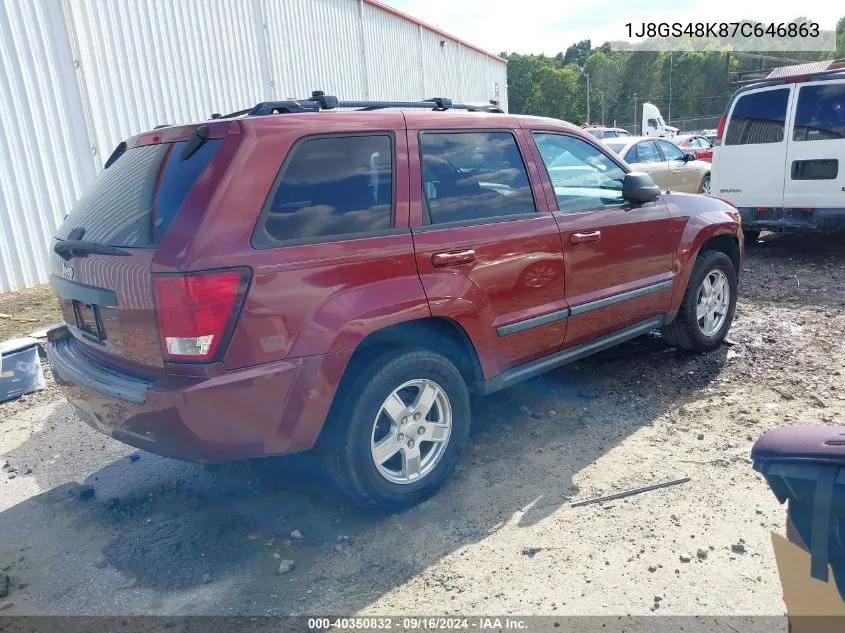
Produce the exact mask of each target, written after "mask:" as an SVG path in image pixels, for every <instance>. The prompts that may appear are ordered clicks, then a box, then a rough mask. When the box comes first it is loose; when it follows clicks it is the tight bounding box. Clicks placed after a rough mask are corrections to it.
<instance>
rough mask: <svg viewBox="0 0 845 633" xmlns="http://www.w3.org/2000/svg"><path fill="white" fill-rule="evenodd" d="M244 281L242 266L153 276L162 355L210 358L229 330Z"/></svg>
mask: <svg viewBox="0 0 845 633" xmlns="http://www.w3.org/2000/svg"><path fill="white" fill-rule="evenodd" d="M248 285H249V271H248V270H244V269H227V270H218V271H212V272H203V273H188V274H184V275H157V276H155V277H153V288H154V290H155V301H156V316H157V318H158V334H159V339H160V340H161V344H162V350H163V352H164V357H165V359H166V360H172V361H195V362H196V361H210V360H214V359H215V355H216V354H217V352H218V351H219V350H222V349H223V346H224V345H225V343H226V341H225V339H226V338H228V337H229V336H230V335H231V333H232V329H233V327H234V325H235V320H236V319H237V317H238V314H239V313H240V309H241V305H242V304H243V300H244V297H245V296H246V289H247V286H248Z"/></svg>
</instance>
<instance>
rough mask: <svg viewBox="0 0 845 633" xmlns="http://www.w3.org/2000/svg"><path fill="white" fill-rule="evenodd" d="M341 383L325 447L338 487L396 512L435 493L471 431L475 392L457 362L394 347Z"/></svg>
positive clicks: (367, 502) (426, 351)
mask: <svg viewBox="0 0 845 633" xmlns="http://www.w3.org/2000/svg"><path fill="white" fill-rule="evenodd" d="M342 389H343V393H339V394H338V397H339V400H338V402H337V403H335V404H336V405H337V406H333V407H332V412H331V414H330V418H329V420H328V422H327V424H329V425H330V427H329V429H328V431H329V434H328V435H329V441H328V446H326V447H325V448H326V449H327V450H326V453H327V454H326V457H327V460H328V462H329V467H330V469H331V471H332V475H333V478H334V480H335V482H336V483H337V485H338V487H339V488H340V489H341V490H342V491H343V492H345V493H346V494H347V495H348V496H350V497H351V498H352V499H353V500H355V501H356V502H358V503H361V504H363V505H368V506H374V507H379V508H382V509H385V510H390V511H396V510H403V509H405V508H409V507H411V506H414V505H417V504H418V503H421V502H422V501H424V500H426V499H428V498H429V497H431V496H432V495H433V494H434V493H435V492H437V490H438V489H439V488H440V487H441V486H442V485H443V484H444V483H445V482H446V480H447V479H448V478H449V476H450V475H451V473H452V471H453V470H454V468H455V464H456V463H457V461H458V457H459V455H460V452H461V449H462V448H463V447H464V445H465V444H466V440H467V436H468V434H469V425H470V403H469V392H468V389H467V386H466V384H465V383H464V380H463V377H462V376H461V374H460V372H459V371H458V370H457V369H456V368H455V366H454V365H453V364H452V363H451V362H450V361H449V360H448V359H447V358H446V357H445V356H442V355H440V354H437V353H435V352H432V351H428V350H404V351H397V352H388V353H387V354H384V355H382V356H379V357H377V358H374V359H373V360H372V362H369V363H367V366H366V368H365V369H364V370H363V371H362V372H361V373H360V375H359V376H357V377H355V378H354V379H352V380H351V381H349V382H348V383H347V384H345V385H344V386H343V387H342Z"/></svg>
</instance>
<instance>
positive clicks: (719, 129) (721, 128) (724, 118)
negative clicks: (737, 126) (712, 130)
mask: <svg viewBox="0 0 845 633" xmlns="http://www.w3.org/2000/svg"><path fill="white" fill-rule="evenodd" d="M727 122H728V116H727V115H726V114H723V115H722V118H721V119H719V127H717V128H716V142H715V143H714V145H721V144H722V135H723V134H724V133H725V124H726V123H727Z"/></svg>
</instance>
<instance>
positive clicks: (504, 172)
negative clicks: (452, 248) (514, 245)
mask: <svg viewBox="0 0 845 633" xmlns="http://www.w3.org/2000/svg"><path fill="white" fill-rule="evenodd" d="M419 139H420V156H421V161H422V176H423V183H422V185H423V204H424V207H425V208H424V213H425V215H426V221H427V222H428V223H431V224H442V223H444V222H465V221H473V220H478V221H483V220H486V219H489V218H500V217H502V216H508V215H519V214H525V213H533V212H535V211H536V210H537V209H536V207H535V205H534V196H533V194H532V193H531V184H530V182H529V180H528V172H527V171H526V169H525V163H524V162H523V161H522V155H521V154H520V153H519V147H518V146H517V144H516V138H515V137H514V135H513V134H512V133H511V132H422V133H420V136H419Z"/></svg>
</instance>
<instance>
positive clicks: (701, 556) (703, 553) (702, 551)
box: [695, 547, 709, 560]
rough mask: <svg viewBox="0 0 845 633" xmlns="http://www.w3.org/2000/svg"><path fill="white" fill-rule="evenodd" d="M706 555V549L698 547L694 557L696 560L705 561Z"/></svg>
mask: <svg viewBox="0 0 845 633" xmlns="http://www.w3.org/2000/svg"><path fill="white" fill-rule="evenodd" d="M708 553H709V552H708V551H707V550H706V549H704V548H701V547H699V548H698V551H697V552H696V553H695V555H696V557H697V558H698V560H707V554H708Z"/></svg>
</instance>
